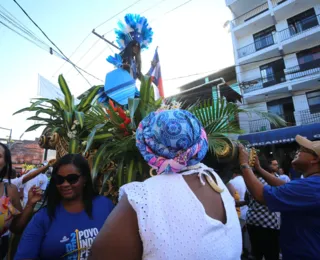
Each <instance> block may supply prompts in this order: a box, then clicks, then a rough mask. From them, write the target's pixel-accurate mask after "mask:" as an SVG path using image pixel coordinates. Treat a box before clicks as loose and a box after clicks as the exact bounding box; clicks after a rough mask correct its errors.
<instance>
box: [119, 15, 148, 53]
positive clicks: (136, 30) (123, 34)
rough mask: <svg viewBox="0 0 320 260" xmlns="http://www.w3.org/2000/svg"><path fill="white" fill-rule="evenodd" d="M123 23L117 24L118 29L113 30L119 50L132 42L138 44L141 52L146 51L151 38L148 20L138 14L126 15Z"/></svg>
mask: <svg viewBox="0 0 320 260" xmlns="http://www.w3.org/2000/svg"><path fill="white" fill-rule="evenodd" d="M124 21H125V23H123V22H122V21H120V22H118V26H119V29H116V30H115V33H116V35H117V43H118V45H119V47H120V49H121V50H123V49H124V48H125V47H126V46H127V45H128V44H129V43H130V42H131V41H133V40H136V41H137V42H139V43H140V48H141V50H142V49H147V48H148V46H149V44H150V43H151V42H152V36H153V31H152V28H151V27H149V24H148V20H147V19H146V18H145V17H143V16H140V15H138V14H127V15H126V16H125V17H124Z"/></svg>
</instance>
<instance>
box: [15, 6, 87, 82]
mask: <svg viewBox="0 0 320 260" xmlns="http://www.w3.org/2000/svg"><path fill="white" fill-rule="evenodd" d="M13 2H15V3H16V5H17V6H18V7H19V8H20V9H21V11H22V12H23V13H24V14H25V15H26V16H27V17H28V18H29V20H30V21H31V22H32V23H33V24H34V25H35V26H36V27H37V28H38V29H39V30H40V31H41V33H42V34H43V35H44V36H45V37H46V38H47V40H48V41H49V42H50V43H51V44H52V45H53V46H54V47H56V48H57V50H58V51H59V52H60V53H61V54H62V55H63V56H64V57H65V58H66V60H68V61H69V62H70V64H72V65H73V67H74V68H75V69H76V70H77V71H78V73H79V74H80V75H81V76H82V77H83V79H84V80H85V81H86V82H87V83H88V84H89V85H90V86H91V83H90V82H89V80H88V79H87V78H86V77H85V76H84V75H83V74H82V73H81V72H80V70H79V69H78V68H77V66H76V65H75V64H74V63H73V62H72V61H71V60H70V59H68V57H67V56H66V55H65V54H64V53H63V52H62V51H61V49H60V48H59V47H58V46H57V45H56V44H55V43H54V42H53V41H52V40H51V39H50V38H49V37H48V36H47V34H46V33H45V32H44V31H43V30H42V29H41V28H40V26H39V25H38V24H37V23H36V22H35V21H34V20H33V19H32V18H31V17H30V16H29V14H28V13H27V12H26V11H25V10H24V9H23V8H22V6H21V5H20V4H19V3H18V2H17V1H16V0H13Z"/></svg>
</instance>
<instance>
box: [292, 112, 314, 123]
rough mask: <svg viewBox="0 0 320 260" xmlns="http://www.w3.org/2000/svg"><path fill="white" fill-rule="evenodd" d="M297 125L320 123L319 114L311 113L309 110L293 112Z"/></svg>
mask: <svg viewBox="0 0 320 260" xmlns="http://www.w3.org/2000/svg"><path fill="white" fill-rule="evenodd" d="M294 114H295V118H296V122H297V125H309V124H314V123H320V113H312V112H311V111H310V110H302V111H297V112H294Z"/></svg>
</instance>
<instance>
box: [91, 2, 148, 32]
mask: <svg viewBox="0 0 320 260" xmlns="http://www.w3.org/2000/svg"><path fill="white" fill-rule="evenodd" d="M141 1H142V0H138V1H135V2H134V3H133V4H131V5H129V6H127V7H126V8H125V9H123V10H121V11H120V12H118V13H116V14H115V15H113V16H111V17H110V18H108V19H107V20H105V21H104V22H102V23H101V24H99V25H98V26H97V27H96V28H95V29H97V28H99V27H100V26H102V25H104V24H105V23H107V22H109V21H111V20H112V19H113V18H116V17H117V16H118V15H119V14H121V13H123V12H124V11H126V10H128V9H129V8H131V7H132V6H134V5H136V4H137V3H139V2H141Z"/></svg>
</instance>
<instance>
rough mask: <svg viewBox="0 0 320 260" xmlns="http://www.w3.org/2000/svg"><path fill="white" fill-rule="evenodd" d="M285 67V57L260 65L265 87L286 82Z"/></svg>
mask: <svg viewBox="0 0 320 260" xmlns="http://www.w3.org/2000/svg"><path fill="white" fill-rule="evenodd" d="M284 68H285V66H284V62H283V59H280V60H276V61H273V62H271V63H268V64H265V65H262V66H260V73H261V79H262V84H263V87H264V88H266V87H270V86H273V85H276V84H278V83H281V82H284V81H285V80H286V77H285V75H284Z"/></svg>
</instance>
